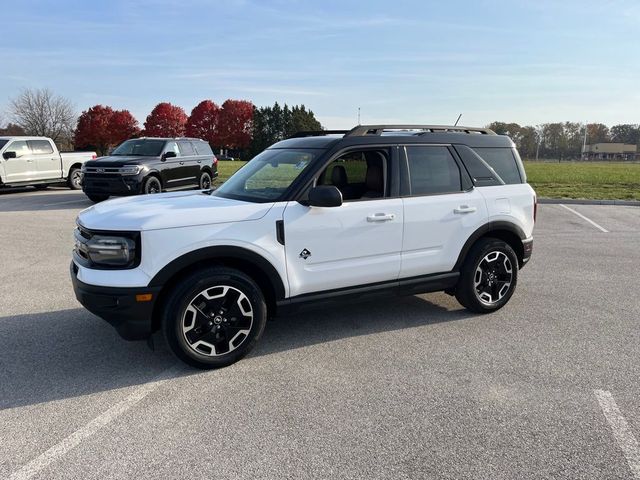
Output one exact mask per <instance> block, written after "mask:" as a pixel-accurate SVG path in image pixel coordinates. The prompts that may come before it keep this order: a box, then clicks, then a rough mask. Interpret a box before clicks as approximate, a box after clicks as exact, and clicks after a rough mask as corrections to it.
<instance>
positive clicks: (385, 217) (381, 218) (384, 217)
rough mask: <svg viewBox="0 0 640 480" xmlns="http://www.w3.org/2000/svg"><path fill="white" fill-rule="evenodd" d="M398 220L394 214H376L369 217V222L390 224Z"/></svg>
mask: <svg viewBox="0 0 640 480" xmlns="http://www.w3.org/2000/svg"><path fill="white" fill-rule="evenodd" d="M394 218H396V216H395V214H393V213H374V214H373V215H369V216H368V217H367V222H388V221H389V220H393V219H394Z"/></svg>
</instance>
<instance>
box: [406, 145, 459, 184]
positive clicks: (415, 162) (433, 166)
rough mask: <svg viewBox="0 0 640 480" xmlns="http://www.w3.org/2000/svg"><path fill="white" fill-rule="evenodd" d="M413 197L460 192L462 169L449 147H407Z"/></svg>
mask: <svg viewBox="0 0 640 480" xmlns="http://www.w3.org/2000/svg"><path fill="white" fill-rule="evenodd" d="M406 150H407V159H408V162H409V179H410V180H409V181H410V184H411V194H412V195H432V194H437V193H451V192H460V191H461V190H462V183H461V180H460V169H459V168H458V164H457V163H456V161H455V160H454V159H453V157H452V156H451V153H450V152H449V149H448V148H447V147H422V146H409V147H406Z"/></svg>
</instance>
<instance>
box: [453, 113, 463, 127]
mask: <svg viewBox="0 0 640 480" xmlns="http://www.w3.org/2000/svg"><path fill="white" fill-rule="evenodd" d="M461 118H462V114H460V115H458V119H457V120H456V123H454V124H453V126H454V127H457V126H458V122H459V121H460V119H461Z"/></svg>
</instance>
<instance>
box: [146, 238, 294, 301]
mask: <svg viewBox="0 0 640 480" xmlns="http://www.w3.org/2000/svg"><path fill="white" fill-rule="evenodd" d="M215 260H220V261H222V263H224V262H225V260H226V261H231V263H233V261H236V262H238V261H240V262H242V263H243V264H244V265H252V266H254V267H255V268H256V269H257V270H259V273H260V274H262V275H263V276H265V277H266V278H267V279H268V281H269V283H270V284H271V287H272V288H273V291H274V294H275V297H276V298H275V300H276V301H277V300H282V299H284V297H285V286H284V283H283V280H282V278H281V277H280V274H279V273H278V271H277V270H276V268H275V267H274V266H273V265H272V264H271V262H269V260H267V259H266V258H264V257H263V256H261V255H260V254H258V253H256V252H253V251H251V250H249V249H247V248H243V247H236V246H230V245H224V246H213V247H204V248H200V249H198V250H193V251H192V252H189V253H186V254H184V255H182V256H180V257H178V258H176V259H174V260H172V261H171V262H169V263H168V264H167V265H165V266H164V267H163V268H162V269H161V270H160V271H159V272H158V273H156V274H155V276H154V277H153V278H152V279H151V281H150V282H149V287H161V286H164V285H165V284H166V283H167V282H169V281H170V280H171V278H173V277H174V276H175V275H177V274H178V273H180V272H181V271H183V270H185V269H188V268H189V267H192V266H194V265H196V264H198V263H200V262H208V261H215ZM246 273H247V274H249V275H250V274H251V272H246Z"/></svg>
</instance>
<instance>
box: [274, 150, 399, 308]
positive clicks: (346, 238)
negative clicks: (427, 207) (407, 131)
mask: <svg viewBox="0 0 640 480" xmlns="http://www.w3.org/2000/svg"><path fill="white" fill-rule="evenodd" d="M388 164H389V154H388V151H386V150H384V149H383V150H379V151H367V152H349V153H348V154H345V155H343V156H341V157H339V158H337V159H336V160H334V161H332V162H331V163H330V164H329V165H328V167H327V168H326V169H325V170H324V171H323V172H322V173H321V174H320V175H319V177H318V178H317V183H318V184H333V185H335V186H336V187H337V188H338V189H339V190H340V191H341V192H342V194H343V199H344V201H343V204H342V205H341V206H339V207H330V208H329V207H310V206H306V205H303V204H301V203H299V202H295V201H291V202H289V203H288V204H287V206H286V208H285V211H284V232H285V254H286V261H287V276H288V279H289V288H290V294H291V296H296V295H302V294H306V293H311V292H318V291H326V290H334V289H340V288H345V287H354V286H361V285H367V284H372V283H377V282H387V281H394V280H396V279H397V278H398V274H399V272H400V252H401V248H402V231H403V230H402V227H403V206H402V199H400V198H390V197H389V188H388V186H389V185H390V182H389V178H388V177H389V173H388V172H390V169H389V168H388Z"/></svg>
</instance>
